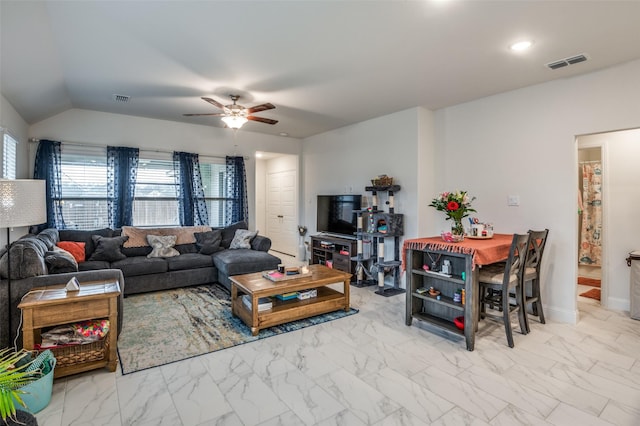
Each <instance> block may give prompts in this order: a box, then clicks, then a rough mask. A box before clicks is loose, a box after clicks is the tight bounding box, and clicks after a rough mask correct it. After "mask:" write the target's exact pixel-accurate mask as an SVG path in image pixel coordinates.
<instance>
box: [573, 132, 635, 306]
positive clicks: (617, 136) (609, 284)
mask: <svg viewBox="0 0 640 426" xmlns="http://www.w3.org/2000/svg"><path fill="white" fill-rule="evenodd" d="M578 146H579V147H580V148H582V147H586V146H600V147H602V152H603V159H602V160H603V190H602V194H603V232H602V234H603V255H604V256H603V265H602V273H603V275H602V300H601V303H602V304H603V305H604V306H606V307H609V308H612V309H618V310H629V308H630V300H629V294H630V292H629V273H630V269H629V267H628V266H627V264H626V261H625V258H626V257H627V256H628V255H629V252H631V251H634V250H640V221H638V211H640V189H639V183H640V167H639V166H638V161H639V160H640V129H636V130H626V131H620V132H612V133H602V134H597V135H587V136H580V137H579V138H578Z"/></svg>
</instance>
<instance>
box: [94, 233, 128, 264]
mask: <svg viewBox="0 0 640 426" xmlns="http://www.w3.org/2000/svg"><path fill="white" fill-rule="evenodd" d="M91 238H92V239H93V243H94V244H95V246H96V249H95V251H94V252H93V254H92V255H91V257H90V258H89V260H104V261H107V262H115V261H116V260H121V259H124V258H126V257H127V256H125V255H124V254H122V252H121V251H120V248H121V247H122V244H124V242H125V241H127V239H128V238H129V237H111V238H109V237H101V236H100V235H93V236H92V237H91Z"/></svg>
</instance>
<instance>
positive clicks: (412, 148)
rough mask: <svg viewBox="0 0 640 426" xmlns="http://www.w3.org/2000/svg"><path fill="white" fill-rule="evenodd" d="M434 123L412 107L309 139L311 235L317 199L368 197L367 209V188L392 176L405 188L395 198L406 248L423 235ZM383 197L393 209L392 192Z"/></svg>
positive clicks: (306, 181)
mask: <svg viewBox="0 0 640 426" xmlns="http://www.w3.org/2000/svg"><path fill="white" fill-rule="evenodd" d="M432 119H433V117H432V113H431V112H430V111H428V110H426V109H424V108H412V109H408V110H405V111H400V112H398V113H395V114H390V115H387V116H384V117H380V118H376V119H372V120H368V121H364V122H361V123H358V124H354V125H351V126H347V127H343V128H340V129H337V130H334V131H331V132H326V133H322V134H320V135H316V136H312V137H309V138H306V139H304V140H303V145H304V149H303V151H304V154H303V186H304V190H303V193H304V203H305V214H304V218H305V220H304V223H303V224H304V225H306V226H307V227H308V229H309V235H312V234H314V233H315V232H316V213H317V211H316V208H317V206H316V200H317V198H316V197H317V195H319V194H348V193H353V194H362V195H363V196H365V197H366V201H365V199H363V204H365V206H366V204H367V203H370V202H371V193H370V192H366V191H365V189H364V188H365V187H366V186H370V185H371V179H372V178H374V177H375V176H377V175H380V174H386V175H388V176H392V177H393V178H394V184H398V185H400V186H401V190H400V191H399V192H397V193H396V194H395V212H396V213H402V214H404V215H405V217H404V224H405V230H404V231H405V232H404V234H405V235H404V237H403V238H402V239H401V244H402V240H404V238H415V237H417V236H419V233H418V229H419V228H425V229H426V225H424V224H423V221H424V218H423V217H422V216H421V214H422V213H423V212H424V209H423V207H424V206H422V205H421V206H418V203H419V200H421V199H422V198H423V196H424V194H421V193H420V191H421V187H423V186H425V187H431V185H432V182H431V180H430V177H431V175H432V172H431V170H432V169H433V164H432V162H433V159H430V157H431V156H432V151H433V129H432V128H431V125H432ZM423 161H427V163H423ZM423 179H427V180H428V182H422V180H423ZM379 198H380V201H379V206H378V207H379V208H381V209H384V210H388V209H387V206H386V205H385V204H384V201H386V194H379ZM420 203H421V204H422V202H420ZM385 253H386V254H388V255H389V254H391V253H392V251H391V250H385ZM387 257H389V256H387Z"/></svg>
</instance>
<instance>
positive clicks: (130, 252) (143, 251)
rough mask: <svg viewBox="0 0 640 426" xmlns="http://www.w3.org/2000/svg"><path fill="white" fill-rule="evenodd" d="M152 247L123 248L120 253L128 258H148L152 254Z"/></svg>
mask: <svg viewBox="0 0 640 426" xmlns="http://www.w3.org/2000/svg"><path fill="white" fill-rule="evenodd" d="M151 250H153V249H152V248H151V246H144V247H124V246H123V247H122V248H121V249H120V251H121V252H122V254H124V255H125V256H127V257H136V256H146V255H148V254H149V253H151Z"/></svg>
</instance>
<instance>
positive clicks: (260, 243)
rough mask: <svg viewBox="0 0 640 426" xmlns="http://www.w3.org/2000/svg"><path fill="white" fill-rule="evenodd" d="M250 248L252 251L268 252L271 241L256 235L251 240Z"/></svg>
mask: <svg viewBox="0 0 640 426" xmlns="http://www.w3.org/2000/svg"><path fill="white" fill-rule="evenodd" d="M251 248H252V249H253V250H259V251H269V249H270V248H271V239H270V238H267V237H265V236H262V235H256V236H255V238H254V239H253V240H251Z"/></svg>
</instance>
